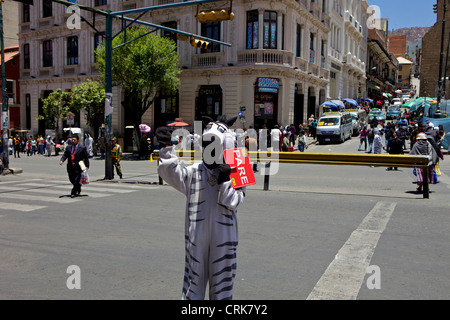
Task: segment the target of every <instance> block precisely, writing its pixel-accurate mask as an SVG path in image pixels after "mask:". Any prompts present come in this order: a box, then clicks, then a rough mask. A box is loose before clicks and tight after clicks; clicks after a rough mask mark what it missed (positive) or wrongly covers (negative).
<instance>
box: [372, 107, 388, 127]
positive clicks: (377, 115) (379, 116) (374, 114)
mask: <svg viewBox="0 0 450 320" xmlns="http://www.w3.org/2000/svg"><path fill="white" fill-rule="evenodd" d="M374 118H375V119H376V120H377V121H383V122H384V121H385V120H386V117H385V116H384V113H383V112H382V111H381V110H380V109H377V108H374V109H372V110H370V112H369V123H371V122H372V121H373V119H374Z"/></svg>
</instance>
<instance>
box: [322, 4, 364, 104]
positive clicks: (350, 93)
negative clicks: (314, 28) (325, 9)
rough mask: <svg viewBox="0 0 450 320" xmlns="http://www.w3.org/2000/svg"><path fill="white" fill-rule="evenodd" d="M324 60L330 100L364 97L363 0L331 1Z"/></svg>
mask: <svg viewBox="0 0 450 320" xmlns="http://www.w3.org/2000/svg"><path fill="white" fill-rule="evenodd" d="M331 2H332V7H331V12H330V18H331V31H330V33H329V40H328V43H329V50H328V61H329V68H330V84H329V86H328V93H327V97H329V98H330V99H345V98H351V99H354V100H357V99H358V98H366V59H367V34H368V30H367V9H368V7H369V3H368V2H367V1H366V0H354V1H350V0H332V1H331Z"/></svg>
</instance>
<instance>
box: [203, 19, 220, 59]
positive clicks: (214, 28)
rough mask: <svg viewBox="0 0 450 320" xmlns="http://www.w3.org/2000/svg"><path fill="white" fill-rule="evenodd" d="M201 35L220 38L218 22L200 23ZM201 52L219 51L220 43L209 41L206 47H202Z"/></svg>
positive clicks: (215, 38)
mask: <svg viewBox="0 0 450 320" xmlns="http://www.w3.org/2000/svg"><path fill="white" fill-rule="evenodd" d="M201 35H202V36H203V37H206V38H210V39H214V40H220V22H218V21H215V22H208V23H202V33H201ZM201 52H202V53H207V52H220V45H218V44H217V43H210V44H209V48H208V49H202V51H201Z"/></svg>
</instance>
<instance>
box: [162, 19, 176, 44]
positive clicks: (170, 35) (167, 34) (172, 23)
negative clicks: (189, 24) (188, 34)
mask: <svg viewBox="0 0 450 320" xmlns="http://www.w3.org/2000/svg"><path fill="white" fill-rule="evenodd" d="M161 25H162V26H163V27H167V28H170V29H177V22H176V21H168V22H164V23H162V24H161ZM161 36H163V37H164V38H168V39H170V40H172V41H173V42H175V45H177V34H176V33H173V32H170V31H166V30H161Z"/></svg>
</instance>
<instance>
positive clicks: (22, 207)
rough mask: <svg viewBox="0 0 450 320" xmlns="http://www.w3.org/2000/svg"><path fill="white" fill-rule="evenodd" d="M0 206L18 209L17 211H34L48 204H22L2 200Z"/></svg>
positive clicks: (7, 208)
mask: <svg viewBox="0 0 450 320" xmlns="http://www.w3.org/2000/svg"><path fill="white" fill-rule="evenodd" d="M0 207H1V208H2V209H4V210H17V211H23V212H28V211H34V210H39V209H43V208H46V206H38V205H29V204H21V203H11V202H3V201H1V202H0Z"/></svg>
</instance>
